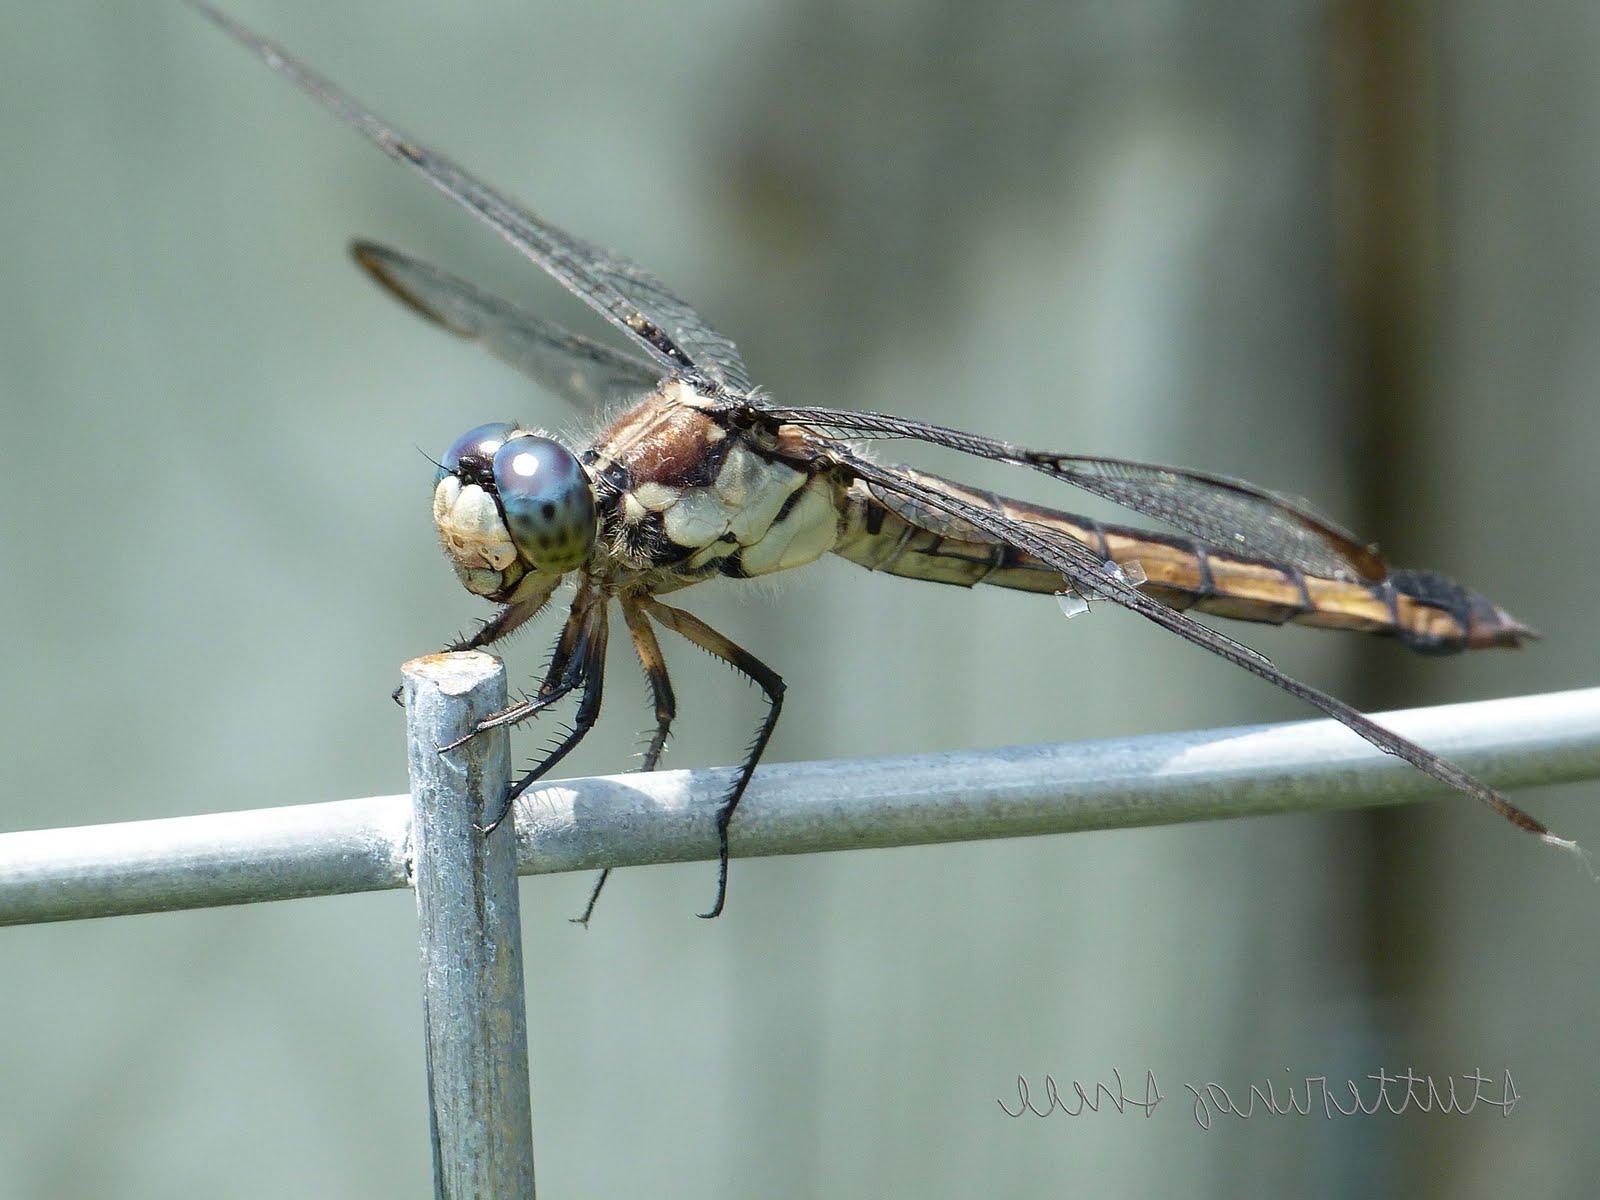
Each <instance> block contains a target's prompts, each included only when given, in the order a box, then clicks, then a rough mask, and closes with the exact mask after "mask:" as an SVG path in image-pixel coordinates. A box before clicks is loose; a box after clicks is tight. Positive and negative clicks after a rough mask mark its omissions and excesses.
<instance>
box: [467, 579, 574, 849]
mask: <svg viewBox="0 0 1600 1200" xmlns="http://www.w3.org/2000/svg"><path fill="white" fill-rule="evenodd" d="M578 655H579V659H578V664H577V672H578V676H579V677H580V678H581V679H582V680H583V699H582V701H580V702H579V704H578V713H577V716H576V717H574V718H573V722H572V731H571V732H570V733H568V734H567V736H566V737H564V738H562V739H561V741H560V742H559V743H557V745H556V746H555V748H554V749H552V750H551V751H550V753H549V754H547V755H545V756H544V758H543V759H542V760H541V761H540V762H539V763H538V764H537V765H536V766H535V767H533V769H532V770H530V771H529V772H528V773H527V774H526V775H524V776H523V777H522V778H521V779H519V780H517V782H516V783H514V784H512V785H511V786H510V787H509V788H507V789H506V794H505V796H504V798H503V799H502V800H501V801H500V807H499V810H498V811H497V812H496V813H495V815H494V819H493V820H492V821H489V822H487V823H486V824H484V825H481V826H479V829H480V831H481V832H483V833H493V832H494V831H495V829H496V828H497V827H498V826H499V824H500V822H501V821H504V820H505V819H506V815H507V814H508V813H510V811H511V805H512V803H513V802H514V801H515V800H516V798H517V797H518V796H520V795H522V793H523V792H525V791H527V790H528V789H529V788H530V787H532V786H533V784H534V783H535V781H537V780H539V779H541V778H543V777H544V775H545V774H546V773H547V772H549V770H550V769H551V768H552V767H554V766H555V765H556V764H557V763H558V762H560V761H561V760H562V759H563V758H565V757H566V756H567V755H568V754H570V753H571V752H572V749H573V747H575V746H576V745H577V744H578V743H579V742H581V741H583V738H584V735H585V734H587V733H588V732H589V730H591V729H593V728H594V723H595V721H596V720H597V719H598V718H599V716H600V695H601V686H602V684H603V683H604V680H605V674H606V606H605V604H604V603H603V602H602V603H599V604H595V605H592V606H589V607H588V608H587V610H586V612H585V619H584V623H583V631H582V633H581V634H580V635H579V638H578ZM490 719H493V718H490Z"/></svg>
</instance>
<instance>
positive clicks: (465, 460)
mask: <svg viewBox="0 0 1600 1200" xmlns="http://www.w3.org/2000/svg"><path fill="white" fill-rule="evenodd" d="M515 429H516V426H515V425H513V424H511V423H510V422H509V421H491V422H489V424H487V425H479V426H478V427H477V428H476V429H470V430H468V431H467V432H466V433H463V434H462V435H461V436H460V437H458V438H457V439H456V440H455V441H454V442H452V443H451V445H450V449H448V450H446V451H445V452H444V457H443V458H442V459H440V460H439V475H438V479H435V480H434V482H435V483H437V482H438V481H439V479H443V478H444V477H445V476H446V475H461V476H462V477H464V478H466V479H468V480H470V481H472V482H488V480H489V478H490V474H491V472H492V470H493V467H494V456H495V451H497V450H499V449H500V447H501V446H503V445H505V441H506V439H507V438H508V437H510V436H511V434H512V432H513V431H514V430H515Z"/></svg>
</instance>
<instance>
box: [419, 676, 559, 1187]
mask: <svg viewBox="0 0 1600 1200" xmlns="http://www.w3.org/2000/svg"><path fill="white" fill-rule="evenodd" d="M404 677H405V695H406V728H407V742H408V745H409V747H410V768H411V800H412V820H413V828H414V829H415V831H416V891H417V918H418V924H419V926H420V928H421V946H422V1000H423V1005H424V1018H425V1026H426V1030H427V1049H428V1104H429V1122H430V1126H431V1130H432V1134H433V1170H434V1194H435V1195H436V1196H438V1197H441V1198H443V1197H451V1198H457V1200H464V1198H466V1197H481V1198H485V1200H487V1198H490V1197H494V1198H499V1197H507V1198H510V1197H530V1198H531V1197H532V1196H533V1134H532V1109H531V1107H530V1104H529V1097H528V1029H527V1018H526V1012H527V1006H526V1004H525V1003H524V1001H523V992H522V927H521V924H520V923H519V920H518V915H517V863H516V857H515V853H514V848H513V843H512V838H511V831H510V829H509V827H507V826H501V828H500V829H499V830H497V831H496V832H494V833H492V834H490V835H488V836H487V837H485V836H484V835H483V834H482V833H480V832H479V830H478V822H480V821H481V820H482V814H483V812H484V809H485V807H489V808H491V809H492V808H493V807H494V806H495V805H497V804H498V803H499V801H500V797H501V796H503V795H504V794H505V789H506V787H507V786H508V785H509V781H510V776H511V754H510V743H509V740H508V738H507V736H506V732H505V731H504V730H494V731H492V732H489V733H486V734H483V735H481V736H479V737H477V738H474V739H473V740H472V741H470V742H468V743H466V744H465V745H463V746H461V747H459V748H458V749H455V750H453V751H451V752H450V753H449V754H443V755H441V754H440V753H439V747H440V746H442V745H445V744H446V743H448V742H451V741H453V740H454V739H455V738H457V737H458V736H460V735H461V734H462V733H464V732H465V731H467V730H468V729H470V728H471V727H472V725H473V724H474V723H476V722H477V721H478V720H480V719H481V718H483V717H485V716H488V715H489V714H490V713H492V712H495V711H497V710H498V709H501V708H504V707H505V704H506V676H505V668H504V666H502V665H501V663H500V662H499V660H497V659H495V658H492V657H491V656H489V655H487V654H483V653H478V652H469V653H464V654H436V655H429V656H427V657H426V658H418V659H413V660H412V661H411V662H408V663H407V664H406V665H405V668H404Z"/></svg>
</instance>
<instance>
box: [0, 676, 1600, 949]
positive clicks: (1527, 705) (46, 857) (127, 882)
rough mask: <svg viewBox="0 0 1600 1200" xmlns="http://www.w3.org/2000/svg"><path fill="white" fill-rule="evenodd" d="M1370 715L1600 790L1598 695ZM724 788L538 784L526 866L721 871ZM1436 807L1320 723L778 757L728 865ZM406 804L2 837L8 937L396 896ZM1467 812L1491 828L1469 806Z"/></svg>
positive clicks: (1534, 773)
mask: <svg viewBox="0 0 1600 1200" xmlns="http://www.w3.org/2000/svg"><path fill="white" fill-rule="evenodd" d="M1378 719H1379V720H1381V721H1382V722H1383V723H1384V724H1385V725H1388V726H1390V727H1391V728H1393V729H1395V730H1397V731H1399V732H1400V733H1402V734H1404V735H1405V736H1407V737H1409V738H1413V739H1414V740H1416V741H1418V742H1421V743H1422V744H1423V745H1425V746H1427V747H1429V748H1430V749H1433V750H1436V751H1438V752H1440V753H1442V754H1444V755H1445V756H1446V757H1448V758H1450V759H1452V760H1453V761H1455V762H1457V763H1459V764H1461V765H1462V766H1463V767H1465V768H1466V769H1467V770H1469V771H1471V772H1473V773H1474V774H1476V775H1478V776H1479V777H1480V778H1482V779H1484V780H1485V781H1487V782H1489V783H1491V784H1494V785H1496V786H1498V787H1503V788H1516V787H1527V786H1532V785H1534V784H1541V783H1562V782H1568V781H1572V780H1579V779H1596V778H1600V688H1588V689H1584V690H1581V691H1571V692H1556V693H1550V694H1546V695H1539V696H1520V697H1514V698H1511V699H1505V700H1489V701H1484V702H1481V703H1475V704H1452V705H1445V706H1441V707H1438V708H1422V709H1410V710H1407V711H1403V712H1395V713H1388V714H1384V715H1382V716H1380V717H1379V718H1378ZM728 779H729V773H728V772H727V771H723V770H713V771H659V772H656V773H654V774H651V775H608V776H599V777H595V778H591V779H572V780H565V781H559V782H554V783H551V784H549V785H548V786H544V787H540V788H538V789H536V790H534V791H532V792H530V793H529V794H528V795H527V796H526V797H524V798H523V800H522V801H521V802H520V803H519V805H518V811H517V864H518V870H519V871H520V872H521V873H522V874H524V875H529V874H541V873H547V872H554V871H576V870H583V869H587V868H592V867H602V866H634V865H640V864H644V863H659V862H687V861H692V860H697V859H710V858H714V857H715V856H716V845H717V841H716V833H715V817H714V813H715V809H716V805H717V802H718V800H719V799H720V797H721V796H722V795H723V793H724V789H725V788H726V786H727V783H728ZM1448 794H1450V793H1448V792H1446V791H1445V790H1444V789H1443V788H1442V787H1441V785H1439V784H1438V783H1436V782H1434V781H1433V780H1432V779H1430V778H1428V777H1427V776H1425V775H1423V774H1421V773H1420V772H1418V771H1415V770H1413V769H1412V768H1411V767H1409V766H1407V765H1406V764H1405V763H1403V762H1401V761H1399V760H1398V759H1395V758H1390V757H1387V756H1385V755H1383V754H1380V753H1379V752H1377V751H1376V750H1373V749H1372V748H1371V747H1370V746H1368V745H1367V744H1366V743H1365V742H1363V741H1362V740H1361V739H1359V738H1358V737H1356V736H1355V735H1354V734H1352V733H1350V732H1349V731H1348V730H1346V729H1345V728H1344V727H1343V726H1341V725H1337V724H1335V723H1334V722H1332V721H1307V722H1297V723H1294V724H1287V725H1263V726H1249V727H1244V728H1235V729H1210V730H1199V731H1195V732H1191V733H1167V734H1156V735H1152V736H1146V737H1130V738H1112V739H1108V740H1104V741H1093V742H1075V743H1068V744H1065V745H1052V746H1021V747H1011V748H1006V749H1000V750H986V751H973V752H961V753H952V754H928V755H912V756H909V757H903V758H879V759H860V760H843V761H830V762H809V763H786V764H781V765H776V766H771V767H764V768H762V769H761V770H760V771H758V772H757V773H756V776H755V779H754V780H753V781H752V783H751V785H750V789H749V791H748V792H747V793H746V794H745V798H744V802H743V803H742V804H741V805H740V807H739V814H738V816H736V817H735V818H734V822H733V828H732V835H733V853H734V854H735V855H736V856H739V857H755V856H761V855H772V854H809V853H813V852H816V851H821V850H853V849H863V848H868V847H882V846H908V845H918V844H925V843H930V842H956V841H969V840H976V839H981V838H1000V837H1024V836H1029V835H1034V834H1044V833H1069V832H1073V831H1077V830H1086V829H1115V828H1124V827H1130V826H1140V825H1164V824H1173V823H1178V822H1184V821H1204V820H1212V819H1215V818H1220V817H1241V816H1256V815H1262V814H1267V813H1291V812H1319V811H1326V810H1330V809H1340V808H1362V807H1368V806H1373V805H1381V804H1402V803H1408V802H1411V801H1417V800H1426V799H1432V798H1437V797H1439V796H1441V795H1448ZM410 803H411V802H410V797H408V796H384V797H378V798H375V799H368V800H341V801H335V802H332V803H326V804H307V805H299V806H295V807H291V808H275V809H258V810H255V811H252V812H239V813H218V814H214V815H209V816H197V817H177V818H172V819H168V820H160V821H133V822H128V823H125V824H117V825H95V826H87V827H81V828H76V829H50V830H39V831H35V832H27V833H10V834H3V835H0V924H13V925H14V924H23V923H27V922H34V921H60V920H71V919H75V918H80V917H101V916H110V915H114V914H119V913H135V912H153V911H160V910H166V909H176V908H199V907H205V906H208V905H217V904H242V903H248V902H253V901H258V900H285V899H289V898H292V897H297V896H313V895H329V894H334V893H340V892H359V891H371V890H375V889H379V888H390V887H405V886H408V885H409V883H410V837H411V833H410V830H411V820H410ZM1462 815H1463V818H1471V819H1474V820H1478V819H1490V820H1492V819H1493V818H1492V817H1490V816H1489V814H1487V813H1486V812H1479V811H1478V810H1477V809H1476V807H1474V808H1473V809H1472V810H1471V811H1464V812H1463V814H1462ZM1558 832H1563V833H1565V832H1570V831H1565V830H1562V831H1558ZM1507 836H1515V835H1513V834H1512V833H1511V832H1510V831H1509V830H1508V831H1507Z"/></svg>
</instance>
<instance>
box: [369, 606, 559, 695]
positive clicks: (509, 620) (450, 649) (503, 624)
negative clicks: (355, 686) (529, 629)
mask: <svg viewBox="0 0 1600 1200" xmlns="http://www.w3.org/2000/svg"><path fill="white" fill-rule="evenodd" d="M549 602H550V593H549V592H546V593H544V595H542V596H532V597H530V598H529V599H527V600H519V601H518V602H517V603H515V604H508V605H506V606H505V607H504V608H502V609H501V610H500V611H499V612H497V613H495V615H494V616H492V617H490V618H489V619H488V620H487V621H485V622H484V623H483V624H482V625H479V626H478V628H477V630H476V631H475V632H474V633H473V634H472V635H471V636H470V637H464V638H457V639H456V640H455V641H453V642H451V643H450V644H449V645H448V646H446V647H445V648H444V649H443V650H441V651H440V652H439V653H441V654H453V653H455V652H456V651H458V650H477V649H480V648H482V647H484V646H492V645H493V644H494V643H495V642H498V641H499V640H500V639H501V638H503V637H505V636H507V635H508V634H510V633H512V632H514V631H515V630H517V629H519V628H521V626H522V625H523V624H525V623H526V622H528V621H530V620H532V619H533V618H534V617H536V616H538V615H539V613H540V611H541V610H543V608H544V606H545V605H546V604H548V603H549ZM404 691H405V684H401V685H400V686H399V687H397V688H395V690H394V691H392V692H390V693H389V698H390V699H391V700H393V701H394V702H395V703H396V704H404V703H405V701H404V700H402V699H401V693H403V692H404Z"/></svg>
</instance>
